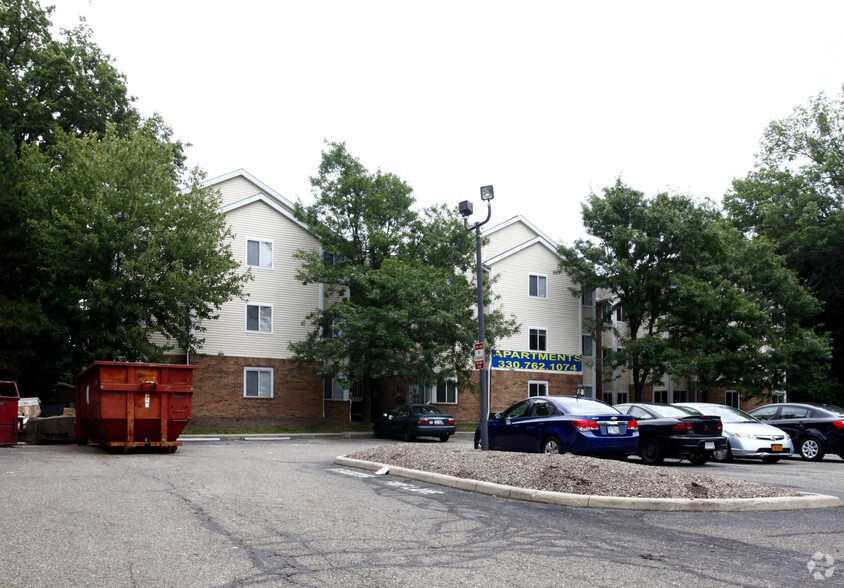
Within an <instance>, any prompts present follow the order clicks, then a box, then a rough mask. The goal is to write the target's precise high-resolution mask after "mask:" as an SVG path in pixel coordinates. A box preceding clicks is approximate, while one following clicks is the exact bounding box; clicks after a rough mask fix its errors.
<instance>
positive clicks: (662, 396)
mask: <svg viewBox="0 0 844 588" xmlns="http://www.w3.org/2000/svg"><path fill="white" fill-rule="evenodd" d="M654 402H659V403H660V404H668V390H654Z"/></svg>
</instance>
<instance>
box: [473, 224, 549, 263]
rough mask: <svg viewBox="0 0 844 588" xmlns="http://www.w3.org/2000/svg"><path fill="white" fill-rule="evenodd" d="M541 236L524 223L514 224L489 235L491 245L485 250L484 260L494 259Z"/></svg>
mask: <svg viewBox="0 0 844 588" xmlns="http://www.w3.org/2000/svg"><path fill="white" fill-rule="evenodd" d="M538 236H539V235H538V234H537V233H536V232H535V231H533V230H531V228H530V227H528V226H527V225H526V224H524V223H522V222H518V221H517V222H513V223H510V224H509V225H507V226H504V227H502V228H499V229H496V230H495V231H493V232H491V233H489V234H488V237H489V243H488V244H487V245H486V246H485V247H484V248H483V257H484V259H492V258H493V257H497V256H498V255H501V254H502V253H505V252H506V251H510V250H511V249H513V248H514V247H518V246H519V245H521V244H522V243H525V242H527V241H530V240H531V239H535V238H536V237H538Z"/></svg>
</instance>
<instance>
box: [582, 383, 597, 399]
mask: <svg viewBox="0 0 844 588" xmlns="http://www.w3.org/2000/svg"><path fill="white" fill-rule="evenodd" d="M580 390H581V391H582V392H583V396H585V397H586V398H594V396H592V386H583V387H582V388H581V389H580Z"/></svg>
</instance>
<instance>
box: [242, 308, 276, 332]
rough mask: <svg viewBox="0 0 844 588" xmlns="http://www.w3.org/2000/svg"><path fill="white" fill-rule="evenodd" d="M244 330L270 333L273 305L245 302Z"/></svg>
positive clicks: (271, 330) (271, 329)
mask: <svg viewBox="0 0 844 588" xmlns="http://www.w3.org/2000/svg"><path fill="white" fill-rule="evenodd" d="M246 330H247V331H253V332H256V333H272V332H273V307H272V306H265V305H260V304H247V305H246Z"/></svg>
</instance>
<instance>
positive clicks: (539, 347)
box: [530, 329, 548, 351]
mask: <svg viewBox="0 0 844 588" xmlns="http://www.w3.org/2000/svg"><path fill="white" fill-rule="evenodd" d="M530 350H531V351H548V331H546V330H545V329H531V330H530Z"/></svg>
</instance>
